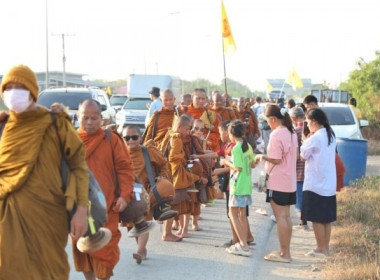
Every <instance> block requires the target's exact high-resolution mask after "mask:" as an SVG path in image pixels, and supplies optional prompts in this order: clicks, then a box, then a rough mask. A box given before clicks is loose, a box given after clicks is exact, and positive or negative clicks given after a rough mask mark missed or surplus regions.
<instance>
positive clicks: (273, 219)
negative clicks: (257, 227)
mask: <svg viewBox="0 0 380 280" xmlns="http://www.w3.org/2000/svg"><path fill="white" fill-rule="evenodd" d="M270 219H271V220H272V221H273V222H274V223H277V220H276V217H275V216H274V215H271V216H270Z"/></svg>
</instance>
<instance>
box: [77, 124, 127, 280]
mask: <svg viewBox="0 0 380 280" xmlns="http://www.w3.org/2000/svg"><path fill="white" fill-rule="evenodd" d="M78 134H79V136H80V137H81V138H82V140H83V142H84V144H85V146H86V162H87V165H88V168H89V169H90V170H91V171H92V172H93V173H94V176H95V178H96V180H97V181H98V182H99V185H100V186H101V188H102V190H103V193H104V196H105V198H106V203H107V222H106V224H105V225H104V226H105V227H106V228H108V229H109V230H111V232H112V238H111V241H110V242H109V243H108V244H107V245H106V246H105V247H103V248H102V249H100V250H98V251H95V252H93V253H90V254H84V253H81V252H80V251H78V249H77V248H76V246H75V244H74V242H73V256H74V262H75V267H76V270H78V271H90V270H93V271H94V272H95V275H96V276H97V277H98V278H106V277H110V276H111V275H112V274H111V275H109V274H110V273H112V269H113V268H114V267H115V265H116V264H117V262H118V261H119V257H120V251H119V246H118V243H119V240H120V238H121V233H120V231H119V229H118V224H119V213H118V212H116V211H115V210H114V209H113V205H114V202H115V201H116V200H117V197H116V195H115V174H116V176H117V179H118V184H119V189H120V196H121V197H122V198H124V199H125V201H127V202H129V201H131V199H132V197H133V182H134V174H133V166H132V161H131V159H130V157H129V153H128V151H127V149H126V147H125V145H124V142H123V139H122V138H121V137H120V136H119V135H118V134H117V133H115V132H112V133H111V139H110V140H111V141H110V140H108V139H107V137H106V134H105V133H104V131H103V130H102V129H101V128H99V130H98V131H97V132H96V133H95V134H93V135H89V134H87V133H86V132H85V131H84V130H82V129H79V130H78Z"/></svg>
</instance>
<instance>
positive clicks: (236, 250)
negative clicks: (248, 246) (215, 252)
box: [226, 242, 252, 257]
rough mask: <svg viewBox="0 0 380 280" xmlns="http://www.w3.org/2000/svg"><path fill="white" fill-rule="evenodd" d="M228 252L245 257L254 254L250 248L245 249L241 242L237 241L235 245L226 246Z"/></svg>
mask: <svg viewBox="0 0 380 280" xmlns="http://www.w3.org/2000/svg"><path fill="white" fill-rule="evenodd" d="M226 252H227V253H229V254H232V255H237V256H243V257H250V256H251V255H252V253H251V252H250V251H249V250H244V249H243V248H242V247H241V245H240V243H239V242H238V243H235V245H231V246H230V247H228V248H226Z"/></svg>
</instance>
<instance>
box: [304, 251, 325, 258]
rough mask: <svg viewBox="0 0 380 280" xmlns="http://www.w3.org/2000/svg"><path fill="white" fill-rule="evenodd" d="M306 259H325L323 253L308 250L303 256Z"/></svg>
mask: <svg viewBox="0 0 380 280" xmlns="http://www.w3.org/2000/svg"><path fill="white" fill-rule="evenodd" d="M305 256H306V257H316V258H324V257H327V255H326V254H323V253H318V252H316V251H315V250H310V251H309V252H307V253H306V254H305Z"/></svg>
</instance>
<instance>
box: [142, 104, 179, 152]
mask: <svg viewBox="0 0 380 280" xmlns="http://www.w3.org/2000/svg"><path fill="white" fill-rule="evenodd" d="M176 115H178V112H177V111H176V110H175V109H172V110H168V109H166V108H162V109H161V110H160V111H155V112H154V113H153V115H152V117H151V118H150V120H149V124H148V126H147V128H146V132H145V133H144V134H145V138H144V141H143V144H144V145H145V144H146V143H147V142H148V141H149V140H150V139H153V141H154V142H155V144H156V146H157V147H158V146H159V145H160V143H161V142H162V140H163V139H164V137H165V135H166V134H167V133H168V132H169V131H170V130H171V129H173V128H174V129H175V127H174V126H173V125H174V124H175V120H176V119H177V118H176V117H175V116H176ZM156 118H158V119H157V121H156ZM155 124H156V127H155Z"/></svg>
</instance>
